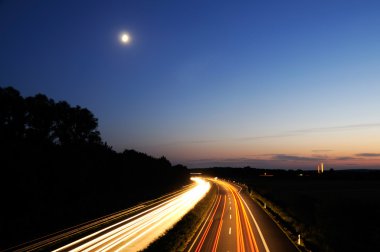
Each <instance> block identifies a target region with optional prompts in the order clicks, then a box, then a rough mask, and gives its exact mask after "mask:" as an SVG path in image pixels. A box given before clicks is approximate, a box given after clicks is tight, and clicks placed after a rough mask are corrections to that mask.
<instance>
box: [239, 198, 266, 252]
mask: <svg viewBox="0 0 380 252" xmlns="http://www.w3.org/2000/svg"><path fill="white" fill-rule="evenodd" d="M241 199H242V200H243V202H244V205H245V206H246V207H247V209H248V212H249V214H250V215H251V217H252V219H253V223H255V226H256V228H257V231H258V232H259V235H260V238H261V241H262V242H263V244H264V247H265V251H267V252H270V250H269V248H268V245H267V243H266V242H265V239H264V236H263V234H262V233H261V230H260V228H259V225H258V224H257V221H256V219H255V217H253V214H252V212H251V209H249V207H248V205H247V203H246V202H245V200H244V199H243V197H241Z"/></svg>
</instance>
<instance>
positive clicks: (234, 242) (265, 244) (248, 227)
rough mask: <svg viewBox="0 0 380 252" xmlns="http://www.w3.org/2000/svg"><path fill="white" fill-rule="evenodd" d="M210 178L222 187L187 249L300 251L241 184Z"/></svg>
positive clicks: (190, 250) (191, 250) (196, 250)
mask: <svg viewBox="0 0 380 252" xmlns="http://www.w3.org/2000/svg"><path fill="white" fill-rule="evenodd" d="M210 181H212V182H213V183H215V184H216V186H217V187H218V194H217V197H216V198H215V200H214V202H213V205H212V207H211V209H210V211H209V212H208V214H207V217H206V218H205V220H204V222H203V224H202V225H201V226H200V228H199V229H198V230H197V233H196V235H195V237H194V238H193V240H192V241H191V243H190V244H189V246H188V248H187V249H186V251H189V252H193V251H194V252H200V251H205V252H206V251H207V252H208V251H230V252H234V251H236V252H244V251H275V252H282V251H284V252H288V251H289V252H290V251H299V250H298V249H297V248H296V247H295V245H294V244H293V243H292V242H291V241H290V240H289V239H288V237H287V236H286V235H285V234H284V233H283V231H282V230H281V229H280V228H279V227H278V226H277V225H276V224H275V223H274V222H273V220H272V219H271V218H270V217H269V216H268V215H267V214H266V213H265V212H264V211H263V210H262V209H261V207H260V206H258V205H257V204H256V203H255V202H254V201H253V200H252V199H250V198H249V196H248V195H244V194H241V193H240V191H241V188H240V187H239V186H237V185H235V184H232V183H229V182H226V181H223V180H218V179H210Z"/></svg>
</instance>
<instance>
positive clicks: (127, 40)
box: [120, 33, 131, 44]
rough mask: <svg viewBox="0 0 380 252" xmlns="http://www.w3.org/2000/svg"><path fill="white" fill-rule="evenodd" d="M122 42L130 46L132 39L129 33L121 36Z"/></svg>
mask: <svg viewBox="0 0 380 252" xmlns="http://www.w3.org/2000/svg"><path fill="white" fill-rule="evenodd" d="M120 40H121V42H122V43H123V44H128V43H129V42H130V40H131V37H130V36H129V34H128V33H122V34H121V36H120Z"/></svg>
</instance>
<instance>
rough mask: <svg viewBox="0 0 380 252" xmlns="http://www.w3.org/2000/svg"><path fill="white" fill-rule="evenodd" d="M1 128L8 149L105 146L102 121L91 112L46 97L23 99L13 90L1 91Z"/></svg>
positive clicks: (2, 140) (3, 140)
mask: <svg viewBox="0 0 380 252" xmlns="http://www.w3.org/2000/svg"><path fill="white" fill-rule="evenodd" d="M0 127H1V128H0V134H1V135H0V139H1V142H2V143H3V144H4V143H5V144H7V145H8V144H14V143H16V144H17V143H20V142H28V143H32V144H38V145H41V144H42V145H49V144H58V145H70V144H99V143H101V138H100V133H99V131H97V127H98V120H97V119H96V118H95V117H94V115H93V114H92V113H91V111H89V110H88V109H86V108H81V107H80V106H76V107H71V106H70V105H69V104H68V103H67V102H65V101H60V102H55V101H54V100H53V99H49V98H48V97H47V96H46V95H43V94H37V95H35V96H33V97H27V98H23V97H22V96H21V95H20V93H19V92H18V91H17V90H16V89H14V88H12V87H7V88H0ZM14 141H16V142H14Z"/></svg>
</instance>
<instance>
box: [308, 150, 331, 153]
mask: <svg viewBox="0 0 380 252" xmlns="http://www.w3.org/2000/svg"><path fill="white" fill-rule="evenodd" d="M330 151H333V150H312V152H317V153H320V152H330Z"/></svg>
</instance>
